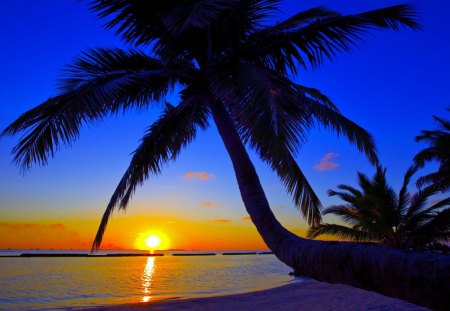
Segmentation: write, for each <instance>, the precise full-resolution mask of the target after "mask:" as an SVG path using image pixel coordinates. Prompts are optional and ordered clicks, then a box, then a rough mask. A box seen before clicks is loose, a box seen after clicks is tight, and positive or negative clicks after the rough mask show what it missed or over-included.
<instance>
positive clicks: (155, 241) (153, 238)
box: [135, 231, 170, 251]
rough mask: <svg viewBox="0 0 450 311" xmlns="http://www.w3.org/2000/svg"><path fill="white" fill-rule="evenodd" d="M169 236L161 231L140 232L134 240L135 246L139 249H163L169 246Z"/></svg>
mask: <svg viewBox="0 0 450 311" xmlns="http://www.w3.org/2000/svg"><path fill="white" fill-rule="evenodd" d="M169 244H170V243H169V238H168V237H167V235H166V234H164V233H163V232H155V231H146V232H143V233H140V234H139V235H138V237H137V238H136V241H135V247H136V248H137V249H140V250H151V251H153V250H157V249H159V250H163V249H168V248H169Z"/></svg>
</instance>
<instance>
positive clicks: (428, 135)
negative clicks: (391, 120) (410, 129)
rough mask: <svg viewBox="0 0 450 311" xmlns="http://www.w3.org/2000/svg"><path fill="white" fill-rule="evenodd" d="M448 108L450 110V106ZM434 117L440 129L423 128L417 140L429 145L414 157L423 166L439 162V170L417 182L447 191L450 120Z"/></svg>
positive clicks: (449, 183) (419, 184) (449, 172)
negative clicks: (427, 129)
mask: <svg viewBox="0 0 450 311" xmlns="http://www.w3.org/2000/svg"><path fill="white" fill-rule="evenodd" d="M447 110H448V111H450V108H449V109H447ZM433 118H434V120H435V121H436V122H437V123H438V126H439V128H440V129H438V130H433V131H426V130H423V131H422V134H421V135H419V136H417V137H416V141H425V142H427V143H428V144H429V147H428V148H425V149H424V150H422V151H420V152H419V153H418V154H417V155H416V156H415V157H414V162H415V163H416V164H417V165H419V166H420V167H423V166H424V165H425V163H427V162H430V161H433V160H434V161H437V162H438V163H439V168H438V170H437V172H434V173H431V174H428V175H425V176H423V177H421V178H419V179H418V181H417V184H418V186H428V187H433V188H435V189H436V190H439V191H442V192H445V191H448V190H449V189H450V122H449V121H448V120H444V119H441V118H438V117H436V116H433Z"/></svg>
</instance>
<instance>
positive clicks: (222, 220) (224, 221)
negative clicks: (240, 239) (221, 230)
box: [208, 219, 231, 224]
mask: <svg viewBox="0 0 450 311" xmlns="http://www.w3.org/2000/svg"><path fill="white" fill-rule="evenodd" d="M208 222H215V223H220V224H229V223H230V222H231V220H229V219H211V220H208Z"/></svg>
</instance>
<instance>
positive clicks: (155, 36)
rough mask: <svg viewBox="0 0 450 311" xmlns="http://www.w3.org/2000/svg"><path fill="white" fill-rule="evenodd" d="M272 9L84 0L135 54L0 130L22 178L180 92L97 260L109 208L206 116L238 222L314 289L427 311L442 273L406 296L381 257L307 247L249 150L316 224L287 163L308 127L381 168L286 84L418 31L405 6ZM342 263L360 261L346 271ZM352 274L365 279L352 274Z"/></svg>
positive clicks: (84, 68) (307, 196) (84, 72)
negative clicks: (380, 41)
mask: <svg viewBox="0 0 450 311" xmlns="http://www.w3.org/2000/svg"><path fill="white" fill-rule="evenodd" d="M278 2H279V1H277V0H250V1H242V0H231V1H230V0H214V1H211V0H189V1H182V2H181V1H167V0H165V1H156V0H155V1H139V0H129V1H123V0H111V1H102V0H91V1H90V2H89V3H90V6H91V8H92V10H93V11H95V12H97V13H98V16H99V17H100V18H108V19H109V20H108V22H107V23H106V27H107V28H115V29H116V32H117V34H118V35H119V36H121V37H122V38H123V40H124V41H125V42H127V43H129V44H132V45H134V46H135V47H136V48H140V50H137V49H131V50H128V51H124V50H120V49H92V50H88V51H87V52H85V53H83V54H82V55H81V56H80V57H78V58H77V59H76V60H75V61H74V63H73V64H72V65H70V66H68V67H67V68H66V71H65V75H64V76H63V79H62V80H61V82H60V88H59V94H58V95H56V96H54V97H52V98H50V99H49V100H47V101H46V102H44V103H42V104H41V105H39V106H37V107H35V108H33V109H31V110H30V111H28V112H26V113H25V114H23V115H22V116H20V117H19V118H18V119H17V120H16V121H15V122H13V123H12V124H11V125H10V126H8V127H7V128H6V129H5V130H4V132H3V135H6V134H11V135H13V134H17V133H19V132H22V131H25V134H24V136H23V137H22V138H21V140H20V142H19V143H18V145H17V146H16V147H15V148H14V150H13V152H14V153H15V160H16V162H17V163H18V164H19V165H20V166H22V167H24V168H26V169H27V168H29V167H30V166H31V165H32V164H33V163H37V164H45V163H47V161H48V158H49V157H50V156H53V154H54V152H55V151H56V148H57V147H58V146H59V145H61V144H70V143H72V142H73V141H74V140H75V139H76V138H77V137H78V135H79V130H80V127H81V126H82V125H84V124H86V123H89V122H98V121H100V120H103V119H104V118H106V117H108V116H109V115H111V114H115V113H119V112H124V111H126V110H129V109H135V108H136V107H139V108H148V107H151V106H152V105H154V104H155V103H160V102H163V101H164V99H165V96H166V95H167V94H168V93H169V92H170V91H172V90H173V87H174V85H178V86H180V87H181V91H180V102H179V103H176V104H173V105H172V104H166V105H165V109H164V111H163V113H162V114H161V115H160V116H159V119H158V120H157V121H156V122H155V123H154V124H152V125H150V126H149V128H148V130H147V131H146V133H145V134H144V136H143V138H142V140H141V143H140V145H139V146H138V147H137V149H136V150H135V152H134V154H133V157H132V159H131V163H130V166H129V167H128V169H127V170H126V172H125V174H124V176H123V178H122V179H121V181H120V182H119V185H118V186H117V189H116V190H115V192H114V194H113V195H112V198H111V200H110V202H109V204H108V206H107V208H106V211H105V213H104V215H103V218H102V221H101V224H100V227H99V229H98V233H97V235H96V238H95V241H94V244H93V249H94V250H95V249H97V248H98V247H99V246H100V243H101V239H102V236H103V233H104V230H105V228H106V225H107V223H108V219H109V218H110V216H111V215H112V213H113V211H114V210H115V209H116V208H119V209H125V208H126V207H127V205H128V203H129V201H130V199H131V197H132V195H133V193H134V191H135V190H136V187H138V186H139V185H141V184H142V183H143V182H144V181H145V180H146V179H148V178H149V177H150V176H151V175H156V174H159V173H160V172H161V170H162V167H163V165H164V164H166V163H167V162H169V161H170V160H175V159H176V157H177V156H178V154H179V153H180V152H181V150H182V149H183V148H184V147H185V146H186V145H188V144H189V143H190V142H191V141H192V140H193V139H194V138H195V136H196V132H197V130H198V129H199V128H206V127H208V125H209V122H210V121H211V119H212V121H213V122H214V123H215V125H216V126H217V129H218V132H219V134H220V136H221V139H222V140H223V143H224V145H225V147H226V150H227V152H228V154H229V156H230V158H231V161H232V164H233V168H234V170H235V173H236V179H237V182H238V184H239V189H240V192H241V196H242V200H243V202H244V205H245V207H246V209H247V212H248V213H249V215H250V216H251V219H252V221H253V223H254V224H255V226H256V228H257V229H258V232H259V233H260V235H261V236H262V238H263V239H264V241H265V243H266V244H267V246H268V247H269V248H270V249H271V250H272V251H273V252H274V254H275V255H276V256H277V257H278V258H279V259H280V260H281V261H283V262H285V263H286V264H287V265H289V266H291V267H293V268H294V270H295V271H296V272H298V273H301V274H304V275H308V276H312V277H315V278H316V279H319V280H324V281H327V282H340V283H347V284H351V285H355V286H359V287H363V288H367V289H371V290H376V291H379V292H382V293H385V294H387V295H391V296H396V297H401V298H404V299H407V300H411V301H415V302H417V303H421V304H428V305H433V304H436V301H439V300H437V299H431V298H435V297H436V295H437V297H441V296H442V297H444V296H443V292H445V291H446V290H447V291H448V286H435V285H432V284H431V283H433V282H435V281H436V278H439V277H441V276H442V275H445V273H439V274H438V275H436V276H434V275H433V276H430V274H429V273H428V272H426V273H425V272H424V273H422V274H424V278H423V282H425V283H423V284H422V283H421V282H419V283H420V284H418V286H421V287H425V288H427V291H424V292H421V293H419V294H411V292H413V291H410V290H408V289H406V290H405V287H406V288H407V286H405V284H412V283H411V282H413V281H415V280H412V279H411V277H410V273H408V271H405V270H404V271H403V272H402V273H403V275H402V277H401V278H395V279H394V280H392V282H391V284H389V286H387V285H386V282H390V281H389V280H387V279H382V280H381V279H380V278H379V277H378V275H379V274H380V271H383V270H385V267H384V266H383V265H384V262H385V261H386V260H385V259H384V258H383V260H381V257H377V256H372V255H371V254H372V253H374V251H373V250H366V249H362V248H358V249H355V247H354V246H353V245H350V244H345V243H343V244H333V243H326V242H318V241H310V240H306V239H302V238H300V237H298V236H296V235H294V234H293V233H291V232H289V231H288V230H286V229H285V228H284V227H283V226H282V225H281V224H280V223H279V222H278V220H277V219H276V218H275V216H274V214H273V213H272V211H271V209H270V206H269V203H268V201H267V198H266V196H265V193H264V191H263V188H262V186H261V184H260V181H259V178H258V175H257V173H256V171H255V168H254V166H253V164H252V162H251V161H250V158H249V156H248V154H247V150H246V147H245V146H248V147H250V148H252V149H254V150H255V151H256V152H257V154H258V155H259V156H260V157H261V159H263V160H264V161H265V162H266V163H267V164H268V165H269V166H270V167H271V168H272V169H273V170H274V171H275V173H276V174H277V175H278V176H279V177H280V179H281V181H282V182H283V184H284V185H285V186H286V189H287V191H288V193H289V194H290V195H292V198H293V201H294V203H295V205H296V206H297V207H298V208H299V209H300V210H301V212H302V214H303V216H304V217H305V218H306V220H307V222H308V223H309V224H311V225H318V224H319V222H320V220H321V216H320V207H321V206H320V201H319V199H318V198H317V196H316V194H315V193H314V191H313V190H312V188H311V186H310V185H309V183H308V181H307V180H306V178H305V176H304V174H303V173H302V171H301V169H300V167H299V166H298V164H297V163H296V161H295V156H296V155H297V152H298V150H299V148H300V146H301V145H302V143H303V141H304V139H305V136H306V134H307V132H308V130H309V129H310V128H311V127H312V126H313V125H315V124H318V125H321V126H323V127H325V128H327V129H330V130H332V131H334V132H336V133H337V134H340V135H343V136H345V137H347V138H348V139H349V141H350V142H352V143H353V144H355V145H356V147H357V148H358V149H359V150H360V151H362V152H363V153H365V154H366V155H367V157H368V158H369V160H370V161H371V162H372V163H376V162H377V157H376V154H375V148H374V144H373V141H372V138H371V136H370V134H369V133H367V132H366V131H365V130H363V129H362V128H361V127H359V126H358V125H356V124H355V123H353V122H351V121H350V120H348V119H346V118H345V117H344V116H342V115H341V114H340V112H339V110H338V109H337V108H336V106H335V105H334V104H333V103H332V102H331V101H330V100H329V99H328V98H327V97H326V96H325V95H323V94H322V93H320V92H319V91H318V90H316V89H313V88H308V87H305V86H302V85H299V84H297V83H295V82H294V81H293V80H292V79H291V78H290V77H292V76H296V74H297V72H298V70H299V69H300V68H301V67H305V66H308V64H311V65H312V66H318V65H320V64H321V63H322V62H323V60H324V59H333V58H334V57H335V55H336V54H337V53H338V52H343V51H344V52H345V51H348V50H349V49H350V48H351V47H352V46H353V45H354V44H355V43H356V42H358V40H360V39H361V38H362V35H363V34H364V33H365V32H367V31H368V30H371V29H375V28H381V29H393V30H398V29H399V28H400V27H401V26H406V27H409V28H412V29H418V28H419V26H418V24H417V23H416V21H415V19H414V17H415V13H414V9H413V8H412V7H411V6H408V5H397V6H393V7H389V8H384V9H379V10H374V11H370V12H365V13H361V14H355V15H346V16H344V15H341V14H339V13H337V12H335V11H332V10H329V9H326V8H323V7H317V8H312V9H309V10H306V11H304V12H299V13H297V14H295V15H293V16H292V17H290V18H288V19H286V20H284V21H282V22H279V23H277V24H275V25H267V21H268V17H270V16H272V15H273V14H274V12H276V9H277V4H278ZM210 117H212V118H210ZM383 252H388V255H386V256H389V257H392V258H394V259H393V260H397V259H399V258H400V259H401V260H402V261H405V262H408V263H409V265H410V266H411V267H414V268H415V267H416V266H417V267H419V266H420V263H421V261H417V260H416V259H415V258H416V257H414V258H412V257H410V256H406V255H405V254H403V253H399V252H394V253H392V252H391V251H389V250H384V251H383ZM349 256H350V257H355V260H354V262H352V264H350V265H349V262H348V260H349ZM430 256H431V257H430ZM422 257H423V256H422ZM422 257H421V258H422ZM425 257H426V258H425V259H426V260H428V261H430V262H433V265H434V266H435V267H436V268H435V269H436V270H437V271H441V270H443V269H448V267H449V266H450V263H449V262H448V261H446V260H444V258H442V257H436V255H427V256H425ZM422 259H424V258H422ZM422 259H421V260H422ZM361 260H365V262H373V264H371V265H370V266H371V267H372V269H371V270H367V267H366V266H367V264H365V263H364V265H363V266H361V264H362V262H361ZM342 261H344V262H345V265H344V264H343V263H342ZM341 266H342V267H343V266H346V267H345V268H342V267H341ZM361 271H367V273H364V276H363V277H361ZM399 271H400V270H399ZM418 271H419V270H418ZM384 274H385V273H384ZM435 277H436V278H435ZM398 280H401V283H399V282H397V281H398ZM439 282H440V281H439ZM443 284H444V283H443ZM411 286H417V282H416V283H414V284H412V285H411ZM428 289H429V290H428ZM422 293H423V294H422Z"/></svg>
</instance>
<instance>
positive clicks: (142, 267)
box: [0, 251, 293, 310]
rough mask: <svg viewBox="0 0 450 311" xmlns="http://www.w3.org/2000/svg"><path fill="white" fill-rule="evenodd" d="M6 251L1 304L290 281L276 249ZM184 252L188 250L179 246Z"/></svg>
mask: <svg viewBox="0 0 450 311" xmlns="http://www.w3.org/2000/svg"><path fill="white" fill-rule="evenodd" d="M163 253H164V254H165V255H164V256H162V257H96V258H91V257H55V258H52V257H50V258H48V257H32V258H26V257H3V258H2V257H1V255H14V254H11V253H6V252H5V251H3V252H2V251H0V310H57V309H71V308H73V309H78V308H83V307H90V306H101V305H109V304H120V303H134V302H146V301H151V300H159V299H165V298H191V297H206V296H216V295H225V294H234V293H242V292H249V291H254V290H259V289H266V288H271V287H275V286H279V285H283V284H286V283H288V282H291V281H292V280H293V278H292V277H290V276H289V275H288V273H289V271H291V269H290V268H289V267H287V266H286V265H284V264H283V263H281V262H280V261H278V260H277V259H276V258H275V256H274V255H238V256H225V255H222V253H223V252H215V253H217V255H216V256H194V257H185V256H172V254H173V253H172V252H163ZM175 253H182V252H175Z"/></svg>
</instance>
